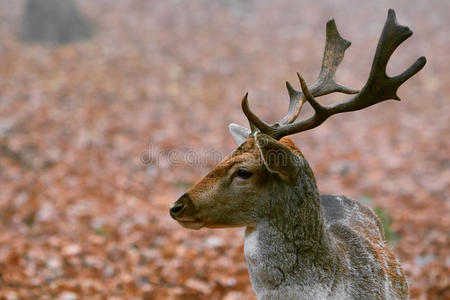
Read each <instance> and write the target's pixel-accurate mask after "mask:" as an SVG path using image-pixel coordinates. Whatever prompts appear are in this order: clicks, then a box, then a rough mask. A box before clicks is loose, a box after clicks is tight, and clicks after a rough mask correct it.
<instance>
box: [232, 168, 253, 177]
mask: <svg viewBox="0 0 450 300" xmlns="http://www.w3.org/2000/svg"><path fill="white" fill-rule="evenodd" d="M236 175H237V176H239V177H241V178H243V179H247V178H250V177H251V176H252V175H253V173H252V172H250V171H248V170H246V169H238V170H237V172H236Z"/></svg>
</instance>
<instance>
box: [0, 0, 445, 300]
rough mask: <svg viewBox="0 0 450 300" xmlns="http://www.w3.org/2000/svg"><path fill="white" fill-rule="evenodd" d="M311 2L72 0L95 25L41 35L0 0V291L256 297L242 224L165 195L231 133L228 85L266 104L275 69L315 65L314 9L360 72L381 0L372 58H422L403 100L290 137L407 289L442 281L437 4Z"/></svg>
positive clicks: (272, 115)
mask: <svg viewBox="0 0 450 300" xmlns="http://www.w3.org/2000/svg"><path fill="white" fill-rule="evenodd" d="M318 2H319V1H315V2H310V1H306V0H305V1H293V0H292V1H291V0H284V1H267V0H263V1H255V0H254V1H231V0H230V1H219V0H214V1H206V0H202V1H147V0H121V1H114V2H112V1H107V0H97V1H88V0H82V1H80V2H79V4H80V7H81V8H82V9H83V11H84V12H85V13H86V14H87V15H88V17H89V18H91V19H92V20H94V21H95V23H96V36H95V37H94V38H93V39H92V40H91V41H85V42H80V43H77V44H74V45H67V46H60V47H51V46H40V45H33V44H31V45H30V44H23V43H21V42H20V41H19V40H18V39H17V38H16V35H17V32H18V28H19V26H20V16H21V13H22V4H23V2H22V1H0V299H55V298H56V299H64V300H69V299H183V300H184V299H227V300H231V299H256V298H255V296H254V293H253V291H252V289H251V286H250V282H249V277H248V272H247V268H246V264H245V260H244V255H243V229H242V228H237V229H222V230H212V229H202V230H199V231H190V230H186V229H184V228H181V227H180V226H179V225H178V224H176V222H174V221H173V220H172V219H171V218H170V217H169V215H168V209H169V207H170V206H171V204H172V203H173V201H175V200H176V199H177V198H178V197H179V196H180V195H181V194H183V193H184V192H185V191H186V190H187V189H188V188H189V187H190V186H192V185H193V184H194V183H195V182H196V181H197V180H199V179H200V178H201V177H202V176H203V175H205V174H206V173H207V172H208V171H209V170H211V168H212V167H213V166H214V165H215V164H216V163H217V162H218V161H219V158H220V157H223V156H224V155H226V154H228V153H229V152H231V151H232V150H233V149H234V148H235V144H234V142H233V140H232V138H231V136H230V135H229V133H228V124H229V123H231V122H236V123H240V124H242V125H246V124H247V123H246V121H245V118H244V115H243V113H242V112H241V108H240V99H241V98H242V96H243V95H244V93H245V92H247V91H248V92H249V101H250V104H251V106H252V108H253V109H254V110H255V111H256V112H257V114H258V115H260V116H261V117H262V118H263V119H264V120H267V121H270V122H274V121H275V120H277V118H279V117H280V116H282V115H283V114H284V113H285V112H286V109H287V101H288V97H287V92H286V91H285V88H284V82H285V81H286V80H289V81H290V82H291V83H295V82H296V80H295V78H296V76H295V72H297V71H300V72H302V74H303V75H304V77H305V79H306V80H307V82H312V81H313V80H314V79H315V76H316V75H317V74H318V71H319V69H320V62H321V56H322V51H323V45H324V37H325V23H326V21H327V20H328V19H329V18H332V17H334V18H335V19H336V23H337V26H338V28H339V30H340V32H341V34H342V36H343V37H344V38H346V39H348V40H350V41H352V42H353V45H352V47H350V48H349V50H348V51H347V53H346V58H345V59H344V62H343V64H342V66H341V67H340V69H339V71H338V73H337V78H338V81H340V82H342V83H344V84H345V85H347V86H351V87H354V88H360V87H362V86H363V85H364V83H365V80H366V78H367V76H368V73H369V69H370V66H371V60H372V57H373V53H374V50H375V47H376V42H377V39H378V36H379V34H380V32H381V29H382V26H383V23H384V21H385V18H386V14H387V9H388V8H389V7H390V6H391V7H392V8H394V9H396V12H397V17H398V20H399V23H400V24H403V25H408V26H410V28H411V29H412V30H413V31H414V35H413V37H411V38H410V39H409V40H408V41H406V42H405V43H404V45H402V46H401V47H400V48H399V49H398V50H397V52H396V53H395V54H394V55H393V57H392V58H391V63H390V64H389V68H388V73H389V74H395V75H396V74H398V73H400V72H402V71H403V70H404V69H406V68H407V67H408V66H409V65H410V64H411V63H412V62H413V61H414V60H415V59H416V58H418V57H419V56H421V55H425V56H427V58H428V63H427V65H426V66H425V68H424V69H423V70H422V71H421V72H420V73H419V74H418V75H416V76H415V77H413V78H412V79H411V80H409V81H408V82H407V83H405V84H404V85H403V86H402V87H401V88H400V90H399V96H400V98H402V101H401V102H398V101H386V102H383V103H381V104H377V105H376V106H374V107H371V108H368V109H365V110H364V111H359V112H355V113H348V114H342V115H339V116H336V117H333V118H331V119H329V120H328V121H327V122H326V123H324V124H323V125H321V126H320V127H318V128H316V129H314V130H311V131H309V132H304V133H301V134H297V135H296V136H294V137H293V139H294V141H295V142H296V144H297V145H298V147H299V148H300V149H301V150H302V152H303V153H304V154H305V156H306V158H307V159H308V161H309V162H310V164H311V166H312V169H313V171H314V173H315V176H316V178H317V182H318V186H319V189H320V191H321V192H322V193H333V194H345V195H346V196H349V197H351V198H353V199H356V200H359V201H362V202H363V203H365V204H367V205H369V206H371V207H373V208H374V209H375V210H376V211H377V212H378V213H379V215H380V216H382V218H383V220H384V224H385V226H386V230H387V233H388V238H389V243H390V245H391V247H392V248H393V250H394V252H395V253H396V255H398V257H399V258H400V260H401V262H402V265H403V267H404V269H405V271H406V274H407V276H408V280H409V282H410V292H411V298H412V299H450V254H449V253H450V235H449V228H450V198H449V183H450V126H449V116H450V102H449V100H450V99H449V98H450V97H449V95H450V68H449V66H448V62H449V61H450V52H449V51H448V50H449V48H450V32H449V28H450V19H449V18H448V12H449V11H450V9H449V5H450V4H449V3H448V1H432V2H427V1H423V3H422V2H421V1H416V2H414V4H410V3H412V2H411V1H407V0H404V1H394V2H392V1H381V0H380V1H376V2H372V1H357V0H348V1H342V2H339V3H340V4H339V5H338V4H334V2H333V1H323V2H321V3H318ZM336 2H337V1H336ZM296 85H297V87H298V84H296ZM344 98H345V97H342V96H340V95H339V96H336V95H333V96H327V97H324V98H323V99H324V100H321V101H324V102H325V103H331V102H333V101H341V100H342V99H344ZM321 99H322V98H321ZM308 113H311V110H308V109H306V111H305V114H308ZM300 117H301V118H302V117H305V115H303V113H302V115H301V116H300Z"/></svg>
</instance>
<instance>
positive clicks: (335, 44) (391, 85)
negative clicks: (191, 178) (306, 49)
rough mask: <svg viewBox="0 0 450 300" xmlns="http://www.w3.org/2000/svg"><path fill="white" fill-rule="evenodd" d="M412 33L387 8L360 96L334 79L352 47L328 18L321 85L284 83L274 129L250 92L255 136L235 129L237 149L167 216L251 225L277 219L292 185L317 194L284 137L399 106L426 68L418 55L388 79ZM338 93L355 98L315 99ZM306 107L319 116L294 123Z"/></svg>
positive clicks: (190, 222)
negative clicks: (283, 107) (390, 103)
mask: <svg viewBox="0 0 450 300" xmlns="http://www.w3.org/2000/svg"><path fill="white" fill-rule="evenodd" d="M411 35H412V31H411V30H410V29H409V28H408V27H405V26H401V25H399V24H398V23H397V20H396V17H395V13H394V11H393V10H389V12H388V18H387V20H386V23H385V25H384V28H383V31H382V34H381V37H380V39H379V42H378V46H377V48H376V52H375V56H374V59H373V64H372V68H371V71H370V75H369V78H368V80H367V83H366V84H365V85H364V87H363V88H362V89H361V90H360V91H358V90H355V89H351V88H348V87H345V86H343V85H341V84H338V83H336V81H335V73H336V69H337V67H338V66H339V64H340V63H341V62H342V59H343V57H344V52H345V50H346V49H347V48H348V47H349V46H350V44H351V43H350V42H349V41H347V40H345V39H343V38H342V37H341V36H340V34H339V32H338V30H337V28H336V24H335V22H334V20H330V21H329V22H328V23H327V25H326V44H325V51H324V55H323V60H322V68H321V70H320V73H319V77H318V79H317V80H316V82H314V83H313V84H311V85H310V86H308V85H307V84H306V83H305V80H304V79H303V78H302V76H301V75H300V74H299V73H297V76H298V79H299V81H300V87H301V91H298V90H295V89H294V88H293V87H292V85H291V84H290V83H289V82H286V87H287V90H288V94H289V98H290V102H289V109H288V112H287V114H286V115H285V116H284V117H283V118H282V119H281V120H280V121H278V122H276V123H275V124H273V125H269V124H267V123H265V122H264V121H262V120H261V119H260V118H259V117H257V116H256V115H255V114H254V113H253V112H252V111H251V110H250V108H249V105H248V100H247V94H246V95H245V96H244V98H243V99H242V110H243V112H244V114H245V115H246V117H247V119H248V121H249V123H250V128H251V130H248V129H246V128H244V127H242V126H239V125H235V124H232V125H230V131H231V133H232V135H233V137H235V139H236V141H237V142H238V144H240V146H239V147H238V148H237V150H235V151H234V152H233V153H232V154H231V155H229V156H228V157H226V158H225V159H224V160H223V161H222V162H221V163H220V164H219V165H217V166H216V167H215V168H214V169H213V170H212V171H211V172H210V173H209V174H208V175H206V176H205V177H204V178H203V179H202V180H201V181H200V182H198V183H197V184H196V185H195V186H194V187H192V188H191V189H190V190H189V191H188V192H187V193H185V194H184V195H183V196H182V197H180V198H179V199H178V200H177V201H176V202H175V204H174V205H173V206H172V207H171V209H170V215H171V216H172V217H173V218H174V219H175V220H177V221H178V222H179V223H180V224H181V225H182V226H184V227H187V228H192V229H199V228H201V227H211V228H213V227H232V226H250V227H252V226H255V225H256V224H257V223H258V222H259V221H260V220H261V219H264V218H267V217H269V216H270V215H274V214H276V213H279V210H280V205H281V204H282V203H278V202H280V201H283V200H282V199H283V196H279V195H286V194H287V193H286V190H289V188H290V186H297V187H298V186H300V187H301V190H300V193H303V194H304V195H308V194H317V195H318V192H317V188H316V185H315V180H314V176H313V173H312V171H311V169H310V167H309V166H308V163H307V162H306V160H305V159H304V157H303V155H302V154H301V152H300V151H299V150H298V149H297V148H296V147H295V145H294V144H293V143H292V142H291V141H290V140H289V139H288V138H285V136H287V135H291V134H294V133H297V132H301V131H305V130H309V129H312V128H315V127H317V126H319V125H320V124H322V123H323V122H324V121H325V120H326V119H328V118H329V117H330V116H332V115H334V114H338V113H343V112H349V111H355V110H360V109H363V108H366V107H368V106H371V105H374V104H376V103H379V102H382V101H385V100H389V99H394V100H400V99H399V97H398V96H397V89H398V88H399V87H400V85H401V84H403V83H404V82H405V81H407V80H408V79H409V78H411V77H412V76H413V75H414V74H416V73H417V72H419V71H420V70H421V69H422V68H423V67H424V65H425V63H426V59H425V57H420V58H419V59H417V60H416V62H415V63H413V64H412V65H411V66H410V67H409V68H408V69H407V70H405V71H404V72H403V73H401V74H400V75H397V76H394V77H389V76H387V75H386V65H387V63H388V60H389V58H390V56H391V55H392V53H393V52H394V50H395V49H396V48H397V47H398V46H399V45H400V44H401V43H402V42H403V41H405V40H406V39H407V38H408V37H410V36H411ZM336 92H338V93H345V94H354V96H352V97H350V98H349V99H348V100H346V101H343V102H341V103H336V104H332V105H322V104H320V103H319V102H318V101H317V100H316V97H319V96H322V95H326V94H330V93H336ZM306 102H308V103H309V104H310V105H311V106H312V108H313V109H314V112H315V113H314V115H313V116H312V117H310V118H308V119H306V120H303V121H300V122H295V120H296V118H297V116H298V115H299V113H300V111H301V109H302V107H303V105H304V104H305V103H306ZM274 195H278V196H276V197H275V196H274ZM297 196H298V197H300V198H301V197H302V195H297ZM277 199H281V200H277ZM281 207H283V205H281ZM292 209H295V208H292Z"/></svg>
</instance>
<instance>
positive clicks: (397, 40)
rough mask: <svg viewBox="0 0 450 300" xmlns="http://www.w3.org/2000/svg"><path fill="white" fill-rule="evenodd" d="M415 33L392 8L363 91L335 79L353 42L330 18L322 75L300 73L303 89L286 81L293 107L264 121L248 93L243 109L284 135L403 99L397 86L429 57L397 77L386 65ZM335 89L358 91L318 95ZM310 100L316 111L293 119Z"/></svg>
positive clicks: (254, 123) (258, 124)
mask: <svg viewBox="0 0 450 300" xmlns="http://www.w3.org/2000/svg"><path fill="white" fill-rule="evenodd" d="M411 35H412V31H411V30H410V29H409V28H408V27H406V26H402V25H399V24H398V23H397V18H396V17H395V12H394V10H392V9H389V11H388V17H387V20H386V23H385V24H384V28H383V32H382V33H381V37H380V39H379V41H378V45H377V49H376V51H375V56H374V59H373V63H372V68H371V70H370V74H369V79H368V80H367V83H366V84H365V85H364V87H363V88H362V89H361V91H357V90H354V89H350V88H347V87H345V86H342V85H340V84H338V83H336V82H335V80H334V77H335V73H336V69H337V67H338V66H339V64H340V63H341V62H342V59H343V58H344V52H345V50H346V49H347V48H348V47H349V46H350V44H351V43H350V42H349V41H347V40H345V39H343V38H342V37H341V36H340V35H339V32H338V31H337V28H336V24H335V22H334V20H330V21H328V23H327V30H326V44H325V52H324V55H323V60H322V68H321V70H320V73H319V78H318V79H317V80H316V82H314V83H313V84H312V85H311V86H309V87H308V86H307V85H306V83H305V81H304V80H303V78H302V77H301V75H300V74H299V73H297V76H298V78H299V81H300V85H301V89H302V91H301V92H299V91H296V90H295V89H294V88H292V86H291V84H290V83H289V82H286V87H287V89H288V92H289V98H290V102H289V109H288V113H287V114H286V115H285V116H284V117H283V118H282V119H281V120H280V121H278V122H277V123H275V124H273V125H269V124H267V123H265V122H264V121H262V120H261V119H260V118H259V117H258V116H256V115H255V114H254V113H253V112H252V111H251V110H250V108H249V106H248V100H247V96H248V94H246V95H245V96H244V98H243V99H242V110H243V111H244V114H245V115H246V117H247V119H248V121H249V123H250V126H251V127H252V131H253V130H254V129H255V128H257V129H258V130H260V131H261V132H263V133H265V134H267V135H270V136H271V137H273V138H275V139H280V138H282V137H283V136H286V135H290V134H293V133H297V132H301V131H305V130H308V129H312V128H315V127H317V126H319V125H320V124H322V123H323V122H324V121H325V120H326V119H328V118H329V117H330V116H332V115H334V114H338V113H342V112H348V111H355V110H360V109H363V108H366V107H368V106H371V105H374V104H376V103H379V102H382V101H385V100H389V99H395V100H400V98H399V97H398V96H397V89H398V88H399V87H400V85H402V84H403V83H404V82H405V81H407V80H408V79H409V78H411V77H412V76H414V75H415V74H416V73H417V72H419V71H420V70H421V69H422V68H423V67H424V66H425V63H426V59H425V57H424V56H422V57H420V58H418V59H417V60H416V62H415V63H414V64H412V65H411V66H410V67H409V68H408V69H407V70H406V71H404V72H403V73H401V74H400V75H397V76H394V77H389V76H387V75H386V65H387V63H388V61H389V58H390V57H391V55H392V53H393V52H394V51H395V49H396V48H397V47H398V46H399V45H400V44H401V43H403V42H404V41H405V40H406V39H407V38H409V37H410V36H411ZM334 92H340V93H345V94H356V95H354V96H353V97H351V98H350V99H348V100H346V101H344V102H341V103H335V104H332V105H325V106H324V105H322V104H320V103H319V102H317V101H316V99H315V98H314V97H319V96H322V95H326V94H330V93H334ZM306 101H308V102H309V104H310V105H311V106H312V108H313V109H314V115H313V116H312V117H310V118H309V119H306V120H303V121H300V122H297V123H293V122H294V121H295V119H296V118H297V116H298V115H299V113H300V111H301V109H302V107H303V104H304V103H305V102H306Z"/></svg>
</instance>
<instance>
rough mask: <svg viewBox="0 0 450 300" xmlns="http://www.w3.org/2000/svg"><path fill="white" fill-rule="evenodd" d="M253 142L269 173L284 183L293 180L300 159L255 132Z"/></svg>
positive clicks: (273, 140) (276, 142)
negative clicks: (275, 175) (278, 177)
mask: <svg viewBox="0 0 450 300" xmlns="http://www.w3.org/2000/svg"><path fill="white" fill-rule="evenodd" d="M255 141H256V146H257V147H258V149H259V151H260V153H261V157H262V159H263V162H264V165H265V167H266V168H267V170H269V172H271V173H275V174H277V175H279V176H280V177H281V179H283V180H285V181H292V180H295V178H296V177H297V174H298V170H299V166H300V158H299V157H298V156H297V155H295V154H294V153H293V152H292V151H291V150H290V149H289V148H288V147H286V146H285V145H283V144H281V143H280V142H279V141H277V140H275V139H274V138H272V137H270V136H268V135H266V134H263V133H259V132H257V133H256V134H255Z"/></svg>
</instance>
